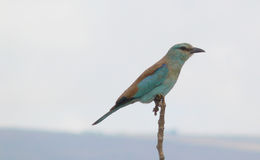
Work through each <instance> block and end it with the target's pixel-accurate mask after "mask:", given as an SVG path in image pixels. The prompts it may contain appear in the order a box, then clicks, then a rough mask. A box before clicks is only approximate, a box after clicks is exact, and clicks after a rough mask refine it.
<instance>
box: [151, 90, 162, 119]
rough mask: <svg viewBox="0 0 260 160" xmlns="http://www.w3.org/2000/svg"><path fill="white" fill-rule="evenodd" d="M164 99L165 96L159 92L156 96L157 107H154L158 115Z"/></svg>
mask: <svg viewBox="0 0 260 160" xmlns="http://www.w3.org/2000/svg"><path fill="white" fill-rule="evenodd" d="M163 100H164V96H163V95H161V94H158V95H156V96H155V98H154V103H155V107H154V108H153V112H154V115H155V116H156V115H157V112H158V111H159V106H160V102H162V101H163Z"/></svg>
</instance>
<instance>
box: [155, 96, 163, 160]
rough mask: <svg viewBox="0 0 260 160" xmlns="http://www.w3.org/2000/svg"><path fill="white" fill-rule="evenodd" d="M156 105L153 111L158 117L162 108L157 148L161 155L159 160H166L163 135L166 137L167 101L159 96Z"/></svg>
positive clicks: (156, 98)
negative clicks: (165, 115) (165, 116)
mask: <svg viewBox="0 0 260 160" xmlns="http://www.w3.org/2000/svg"><path fill="white" fill-rule="evenodd" d="M154 103H155V107H154V109H153V112H154V115H155V116H156V115H157V112H158V111H159V107H160V108H161V110H160V117H159V120H158V133H157V145H156V148H157V150H158V154H159V160H164V159H165V157H164V153H163V135H164V123H165V121H164V113H165V107H166V104H165V100H164V96H163V95H157V96H156V97H155V98H154Z"/></svg>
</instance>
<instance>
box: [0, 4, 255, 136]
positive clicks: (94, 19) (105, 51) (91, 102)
mask: <svg viewBox="0 0 260 160" xmlns="http://www.w3.org/2000/svg"><path fill="white" fill-rule="evenodd" d="M259 15H260V1H257V0H244V1H238V0H232V1H231V0H215V1H208V0H197V1H192V0H178V1H173V0H172V1H170V0H168V1H151V0H147V1H138V0H131V1H120V0H112V1H105V0H99V1H89V0H87V1H85V0H82V1H81V0H73V1H72V0H71V1H63V0H39V1H35V0H19V1H16V0H1V2H0V73H1V74H0V127H21V128H35V129H47V130H63V131H70V132H81V131H91V132H105V133H125V134H143V133H150V134H153V133H156V130H157V120H158V116H157V117H154V115H153V113H152V109H153V107H154V104H153V103H150V104H140V103H135V104H133V105H130V106H128V107H125V108H122V109H121V110H119V111H117V112H116V113H114V114H113V115H111V116H110V117H109V118H107V119H106V120H105V121H103V122H102V123H100V124H99V125H97V126H95V127H93V126H91V124H92V123H93V122H94V121H95V120H97V118H99V117H100V116H101V115H103V114H104V113H105V112H107V111H108V110H109V109H110V107H112V106H113V105H114V103H115V100H116V99H117V98H118V96H120V94H121V93H122V92H123V91H124V90H125V89H126V88H127V87H128V86H129V85H130V84H131V83H132V82H133V81H134V80H135V79H136V78H137V77H138V76H139V75H140V74H141V73H142V72H143V71H144V70H145V69H146V68H147V67H149V66H150V65H152V64H153V63H155V62H156V61H157V60H159V59H160V58H161V57H163V56H164V55H165V54H166V52H167V51H168V49H169V48H170V47H171V46H173V45H174V44H176V43H181V42H187V43H191V44H192V45H194V46H196V47H199V48H202V49H204V50H206V51H207V52H206V53H205V54H204V53H203V54H197V55H194V56H193V57H191V58H190V59H189V60H188V61H187V63H186V64H185V65H184V67H183V69H182V72H181V74H180V77H179V79H178V82H177V83H176V85H175V87H174V88H173V90H172V91H171V92H170V93H169V94H168V95H167V97H166V103H167V108H166V125H165V127H166V129H167V130H172V129H176V130H177V131H178V132H180V133H184V134H248V135H260V101H259V89H260V85H259V82H260V72H259V69H260V63H259V58H260V44H259V43H260V18H259Z"/></svg>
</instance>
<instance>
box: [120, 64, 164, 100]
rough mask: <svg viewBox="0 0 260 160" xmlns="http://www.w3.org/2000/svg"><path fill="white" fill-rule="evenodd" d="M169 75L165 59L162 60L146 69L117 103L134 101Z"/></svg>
mask: <svg viewBox="0 0 260 160" xmlns="http://www.w3.org/2000/svg"><path fill="white" fill-rule="evenodd" d="M167 75H168V67H167V64H166V63H165V61H163V59H162V60H160V61H159V62H157V63H156V64H154V65H153V66H151V67H150V68H148V69H147V70H146V71H144V72H143V73H142V74H141V75H140V76H139V77H138V78H137V79H136V80H135V81H134V83H133V84H132V85H131V86H130V87H129V88H128V89H127V90H125V92H124V93H123V94H122V95H121V96H120V97H119V98H118V99H117V101H116V103H122V101H124V102H129V101H130V100H131V101H133V100H134V99H136V98H139V97H141V96H143V95H144V94H146V93H148V92H150V91H151V90H152V89H154V88H155V87H157V86H158V85H160V84H161V83H162V82H163V81H164V80H165V78H166V77H167Z"/></svg>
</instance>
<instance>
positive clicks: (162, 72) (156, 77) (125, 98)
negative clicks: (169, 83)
mask: <svg viewBox="0 0 260 160" xmlns="http://www.w3.org/2000/svg"><path fill="white" fill-rule="evenodd" d="M167 75H168V67H167V64H166V63H163V61H162V60H161V61H159V62H157V63H156V64H154V65H153V66H151V67H150V68H148V69H147V70H146V71H144V72H143V73H142V74H141V75H140V76H139V77H138V78H137V80H136V81H134V83H133V84H132V85H131V86H130V87H129V88H128V89H127V90H126V91H125V92H124V93H123V94H122V95H121V96H120V97H119V98H118V99H117V101H116V104H115V105H114V106H113V107H112V108H111V109H110V110H109V111H108V112H107V113H106V114H105V115H103V116H102V117H101V118H99V119H98V120H97V121H96V122H94V123H93V125H96V124H98V123H100V122H101V121H103V120H104V119H105V118H106V117H108V116H109V115H110V114H112V113H114V112H115V111H117V110H118V109H120V108H122V107H124V106H127V105H128V104H131V103H133V102H135V100H136V99H138V98H139V97H142V96H143V95H145V94H146V93H148V92H150V91H151V90H153V89H154V88H156V87H157V86H159V85H160V84H161V83H162V82H163V81H164V80H165V79H166V77H167Z"/></svg>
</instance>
